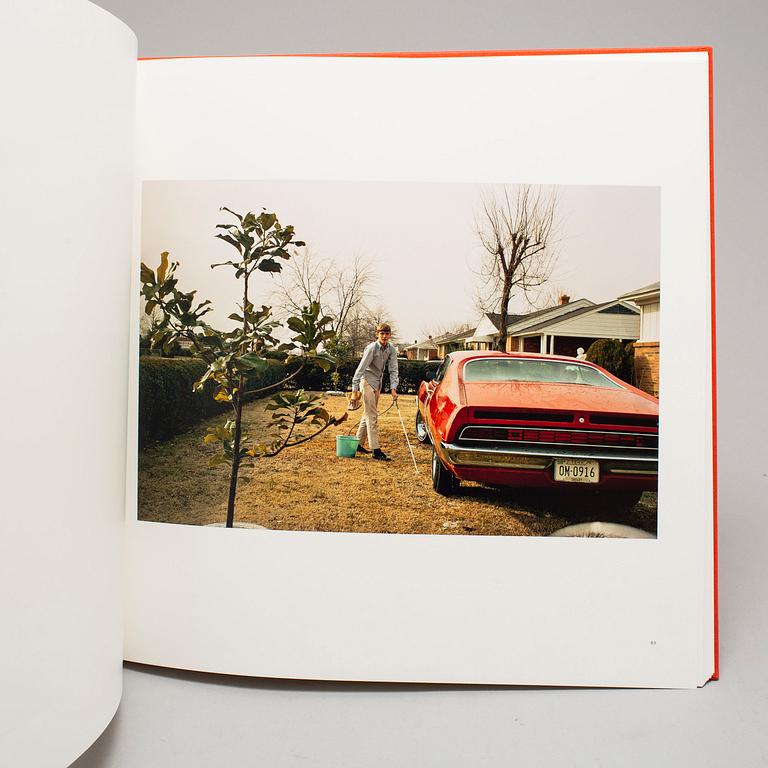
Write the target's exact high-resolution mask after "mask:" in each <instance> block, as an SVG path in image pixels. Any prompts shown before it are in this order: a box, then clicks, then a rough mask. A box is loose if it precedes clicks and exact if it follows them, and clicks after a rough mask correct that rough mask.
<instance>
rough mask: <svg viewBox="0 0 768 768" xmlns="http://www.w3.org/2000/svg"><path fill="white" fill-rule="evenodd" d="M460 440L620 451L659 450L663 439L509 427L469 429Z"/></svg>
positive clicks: (641, 435)
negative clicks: (591, 446) (580, 446)
mask: <svg viewBox="0 0 768 768" xmlns="http://www.w3.org/2000/svg"><path fill="white" fill-rule="evenodd" d="M459 440H460V441H465V440H468V441H476V440H480V441H483V442H493V443H499V442H503V443H527V444H533V443H535V444H547V445H597V446H606V447H617V448H641V449H643V448H644V449H652V450H657V449H658V447H659V437H658V435H655V434H647V433H640V432H606V431H597V430H586V429H529V428H521V427H517V428H508V427H485V426H467V427H464V429H462V430H461V433H460V435H459Z"/></svg>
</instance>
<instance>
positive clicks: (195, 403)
mask: <svg viewBox="0 0 768 768" xmlns="http://www.w3.org/2000/svg"><path fill="white" fill-rule="evenodd" d="M358 362H359V360H355V361H352V362H349V363H342V364H341V365H340V366H339V373H340V374H341V382H340V384H341V388H342V389H344V390H348V389H350V388H351V387H352V376H353V375H354V373H355V370H356V368H357V364H358ZM440 362H441V361H439V360H430V361H421V360H398V369H399V372H400V386H399V387H398V390H399V391H400V392H401V393H402V394H414V393H415V392H416V391H417V390H418V388H419V384H421V382H422V381H425V380H426V381H429V380H430V379H432V378H434V375H435V372H436V371H437V369H438V367H439V365H440ZM298 365H299V362H298V361H290V362H288V363H280V362H277V361H274V364H273V365H272V366H271V367H270V370H269V371H268V372H267V373H266V374H263V375H262V376H261V377H260V378H259V379H251V380H250V382H249V387H250V388H251V389H258V388H259V387H266V386H268V385H269V384H274V383H275V382H277V381H280V380H281V379H283V378H285V377H286V376H287V375H288V374H289V373H291V372H292V371H295V370H296V368H297V366H298ZM206 367H207V366H206V364H205V363H204V362H203V361H202V360H199V359H197V358H179V357H174V358H167V357H152V356H149V355H142V356H141V357H140V358H139V447H141V448H143V447H144V446H146V445H149V444H151V443H156V442H160V441H162V440H168V439H170V438H171V437H173V436H174V435H178V434H179V433H180V432H184V431H185V430H187V429H189V428H190V427H193V426H194V425H195V424H196V423H197V422H198V421H200V420H201V419H205V418H208V417H209V416H215V415H216V414H218V413H224V412H225V411H227V410H228V409H229V405H228V404H227V403H217V402H216V401H215V400H214V399H213V393H214V391H215V389H216V384H215V383H214V382H211V381H207V382H206V383H205V386H204V387H203V390H202V391H201V392H193V391H192V386H193V385H194V383H195V382H196V381H197V380H198V379H199V378H200V377H201V376H202V375H203V374H204V373H205V370H206ZM332 373H333V371H328V372H327V373H326V372H325V371H323V370H322V369H321V368H319V367H318V366H317V365H314V364H311V365H307V367H306V368H305V369H304V370H303V371H302V372H301V373H300V374H299V375H298V376H297V377H296V378H295V379H292V380H291V381H290V382H288V384H287V385H286V388H291V389H309V390H314V391H316V392H324V391H326V390H329V389H332V388H333V382H332V381H331V374H332ZM388 389H389V377H388V375H386V374H385V376H384V391H385V392H386V391H387V390H388ZM276 391H278V390H276V389H273V390H270V391H269V392H265V393H264V395H265V396H267V395H271V394H273V393H274V392H276ZM254 399H255V398H254Z"/></svg>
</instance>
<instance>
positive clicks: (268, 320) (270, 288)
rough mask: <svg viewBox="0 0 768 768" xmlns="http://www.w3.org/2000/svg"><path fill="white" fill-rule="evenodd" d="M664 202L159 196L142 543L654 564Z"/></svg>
mask: <svg viewBox="0 0 768 768" xmlns="http://www.w3.org/2000/svg"><path fill="white" fill-rule="evenodd" d="M659 242H660V189H659V188H658V187H618V186H617V187H607V186H567V185H542V184H527V183H509V184H457V183H453V184H450V183H415V182H402V183H399V182H398V183H395V182H337V181H334V182H318V181H306V182H304V181H292V182H287V181H280V182H270V181H252V182H249V181H151V182H145V183H144V185H143V188H142V234H141V244H142V247H141V262H142V263H141V274H140V292H141V318H140V321H139V349H140V356H139V424H138V439H139V459H138V461H139V465H138V518H139V520H144V521H153V522H161V523H175V524H183V525H203V526H223V527H237V528H249V529H253V530H254V535H258V533H257V532H258V530H292V531H318V532H337V533H338V532H347V533H391V534H433V535H435V534H439V535H480V536H574V537H590V538H646V539H655V538H656V532H657V506H658V502H657V487H658V439H659V397H660V393H659V321H660V296H661V285H660V280H659Z"/></svg>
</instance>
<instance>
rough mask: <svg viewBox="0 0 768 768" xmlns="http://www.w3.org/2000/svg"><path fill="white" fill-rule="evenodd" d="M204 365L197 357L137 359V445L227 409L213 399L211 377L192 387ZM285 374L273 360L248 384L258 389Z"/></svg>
mask: <svg viewBox="0 0 768 768" xmlns="http://www.w3.org/2000/svg"><path fill="white" fill-rule="evenodd" d="M207 367H208V366H207V365H206V364H205V363H204V362H203V361H202V360H199V359H197V358H178V357H176V358H165V357H152V356H149V355H142V356H141V357H140V358H139V447H142V448H143V447H144V446H146V445H149V444H150V443H155V442H158V441H161V440H168V439H169V438H171V437H173V436H174V435H178V434H179V433H180V432H183V431H184V430H187V429H189V428H190V427H192V426H194V424H196V423H197V422H198V421H200V420H201V419H205V418H207V417H209V416H214V415H215V414H218V413H222V412H223V411H226V410H227V409H229V408H230V406H229V404H227V403H219V402H217V401H215V400H214V399H213V392H214V391H215V389H216V388H217V385H216V384H215V382H213V381H211V380H209V381H207V382H206V383H205V386H204V387H203V389H202V390H201V391H199V392H194V391H193V390H192V387H193V386H194V383H195V382H196V381H197V380H198V379H199V378H200V377H201V376H202V375H203V374H204V373H205V371H206V368H207ZM285 375H286V370H285V365H284V364H282V363H279V362H275V363H274V365H273V366H270V368H269V369H268V370H267V371H266V372H265V373H264V374H263V375H262V376H261V377H260V378H259V379H252V380H251V381H250V383H249V386H250V387H251V388H252V389H258V388H259V387H264V386H267V385H268V384H273V383H274V382H276V381H280V379H282V378H284V377H285Z"/></svg>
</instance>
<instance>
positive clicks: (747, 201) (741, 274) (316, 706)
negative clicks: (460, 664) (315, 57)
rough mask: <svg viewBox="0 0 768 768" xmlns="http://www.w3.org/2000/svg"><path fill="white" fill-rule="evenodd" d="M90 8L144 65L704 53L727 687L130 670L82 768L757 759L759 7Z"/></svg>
mask: <svg viewBox="0 0 768 768" xmlns="http://www.w3.org/2000/svg"><path fill="white" fill-rule="evenodd" d="M98 5H101V6H102V7H104V8H105V9H107V10H109V11H111V12H112V13H114V14H115V15H116V16H118V17H119V18H121V19H123V20H124V21H125V22H126V23H127V24H128V25H129V26H130V27H132V28H133V30H134V31H135V32H136V34H137V36H138V38H139V51H140V55H142V56H172V55H201V54H248V53H296V52H299V53H300V52H340V51H407V50H477V49H518V50H520V49H546V48H582V47H590V48H597V47H651V46H670V45H685V46H688V45H712V46H713V47H714V49H715V56H714V61H715V180H716V225H717V234H716V239H717V259H718V268H717V282H718V368H719V386H718V400H719V432H720V439H719V459H720V515H719V516H720V601H721V612H720V618H721V632H720V637H721V678H722V679H721V680H720V681H719V682H716V683H710V684H709V685H707V686H706V687H705V688H704V689H702V690H699V691H624V690H539V689H524V688H441V687H432V686H429V687H425V686H383V685H349V684H322V683H296V682H282V681H264V680H249V679H243V678H225V677H216V676H207V675H200V674H189V673H181V672H173V671H167V670H154V669H150V668H144V667H138V666H133V665H128V666H126V670H125V693H124V696H123V701H122V704H121V706H120V709H119V711H118V714H117V715H116V717H115V719H114V721H113V722H112V724H111V725H110V727H109V728H108V729H107V731H106V732H105V733H104V735H103V736H102V737H101V738H100V739H99V740H98V742H97V743H96V744H95V745H94V746H93V747H92V748H91V749H90V750H89V751H88V752H87V753H86V754H85V755H83V756H82V757H81V758H80V759H79V760H78V761H77V762H76V763H75V764H74V765H75V766H76V768H105V767H106V766H109V768H118V767H119V768H138V767H139V766H141V767H142V768H146V767H147V766H165V765H171V764H178V765H182V766H185V768H198V767H202V766H211V765H227V766H250V765H267V766H293V765H302V766H329V767H330V766H333V768H341V767H342V766H363V765H365V766H392V765H418V766H441V767H442V768H445V766H500V765H506V764H512V763H514V764H515V765H533V764H535V765H537V766H556V765H557V766H560V765H563V766H616V765H620V766H647V765H663V766H666V765H669V766H672V765H675V766H677V765H693V766H721V765H725V764H732V765H737V766H759V765H768V746H766V742H765V741H764V739H763V736H762V730H763V728H764V726H765V723H766V721H768V684H767V683H768V665H767V664H766V650H765V649H766V635H767V634H768V632H767V630H768V601H767V600H766V589H765V585H766V583H768V578H767V577H768V569H767V568H766V559H765V556H764V553H765V551H766V525H765V513H766V511H768V503H766V501H765V500H764V496H765V495H766V490H768V479H767V478H768V469H767V468H766V463H767V460H768V450H767V449H766V445H765V440H764V438H763V434H764V433H765V431H766V430H768V418H767V415H768V409H767V408H766V389H767V388H766V385H765V382H766V378H767V374H768V366H766V355H765V345H764V343H763V339H764V336H765V330H766V322H765V318H766V311H765V304H766V299H765V295H766V285H767V284H768V281H767V280H766V278H767V277H768V267H767V266H766V244H765V236H764V230H765V219H766V212H767V211H768V206H767V205H766V203H767V202H768V201H767V200H766V192H765V179H764V176H765V172H766V168H768V163H766V140H765V136H766V125H768V109H767V108H766V91H767V90H768V88H767V85H768V82H767V81H768V66H767V65H766V52H765V46H766V40H767V39H768V4H766V3H765V2H763V0H754V1H751V2H750V1H749V0H736V1H735V2H730V3H724V2H713V1H712V0H671V1H670V2H661V1H660V0H645V1H644V2H633V1H632V0H585V2H583V3H581V4H576V3H573V2H570V1H569V0H544V1H543V2H539V3H538V4H536V3H533V2H530V0H529V2H526V3H522V2H519V0H508V1H507V2H505V1H504V0H485V1H481V2H475V3H470V2H464V1H461V2H460V1H458V0H442V1H440V0H422V1H421V2H405V1H404V0H395V1H390V2H389V3H383V2H378V3H372V2H361V0H329V2H325V3H319V2H301V1H300V0H287V1H286V0H283V2H281V3H275V2H270V3H267V2H263V0H219V2H217V3H213V2H210V1H207V2H206V1H205V0H187V1H183V0H174V1H171V0H100V2H99V3H98ZM566 119H567V116H564V121H565V120H566ZM660 119H663V117H661V118H660ZM691 375H692V376H696V375H697V374H696V372H695V371H692V372H691ZM563 642H567V637H564V638H563ZM761 726H762V727H761Z"/></svg>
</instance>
